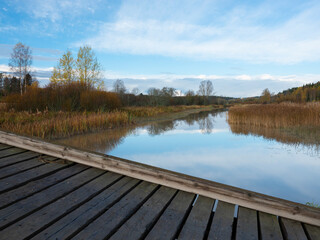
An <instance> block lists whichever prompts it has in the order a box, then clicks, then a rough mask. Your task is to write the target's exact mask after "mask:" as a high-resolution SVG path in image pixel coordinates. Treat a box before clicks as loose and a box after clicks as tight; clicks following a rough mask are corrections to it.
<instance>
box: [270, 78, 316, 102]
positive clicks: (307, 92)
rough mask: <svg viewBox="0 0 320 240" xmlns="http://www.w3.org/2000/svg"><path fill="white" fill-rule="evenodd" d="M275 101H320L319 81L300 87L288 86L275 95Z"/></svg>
mask: <svg viewBox="0 0 320 240" xmlns="http://www.w3.org/2000/svg"><path fill="white" fill-rule="evenodd" d="M275 101H277V102H284V101H291V102H314V101H320V81H319V82H317V83H312V84H306V85H303V86H302V87H297V88H290V89H288V90H285V91H283V92H281V93H278V94H277V95H276V96H275Z"/></svg>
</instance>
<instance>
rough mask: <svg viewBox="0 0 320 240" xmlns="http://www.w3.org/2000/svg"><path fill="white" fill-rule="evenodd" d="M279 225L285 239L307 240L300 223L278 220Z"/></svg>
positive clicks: (283, 219) (284, 219)
mask: <svg viewBox="0 0 320 240" xmlns="http://www.w3.org/2000/svg"><path fill="white" fill-rule="evenodd" d="M280 223H281V226H282V230H283V234H284V236H285V238H286V239H289V240H307V239H308V238H307V236H306V234H305V232H304V230H303V227H302V225H301V223H300V222H297V221H294V220H291V219H286V218H280Z"/></svg>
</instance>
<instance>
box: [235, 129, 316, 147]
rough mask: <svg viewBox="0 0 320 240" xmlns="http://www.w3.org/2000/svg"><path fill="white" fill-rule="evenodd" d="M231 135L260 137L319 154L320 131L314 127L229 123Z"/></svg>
mask: <svg viewBox="0 0 320 240" xmlns="http://www.w3.org/2000/svg"><path fill="white" fill-rule="evenodd" d="M229 126H230V129H231V131H232V133H234V134H237V135H252V136H262V137H263V138H265V139H268V140H276V141H277V142H281V143H285V144H288V145H293V146H303V147H306V148H308V149H309V150H314V151H316V152H319V150H320V129H319V128H316V127H297V128H268V127H259V126H255V125H245V124H232V123H229Z"/></svg>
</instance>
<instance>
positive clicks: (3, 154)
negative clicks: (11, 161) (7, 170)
mask: <svg viewBox="0 0 320 240" xmlns="http://www.w3.org/2000/svg"><path fill="white" fill-rule="evenodd" d="M21 152H26V150H25V149H21V148H9V149H5V150H2V151H0V161H1V158H4V157H8V156H12V155H15V154H18V153H21Z"/></svg>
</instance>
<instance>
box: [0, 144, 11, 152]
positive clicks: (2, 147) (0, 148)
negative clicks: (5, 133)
mask: <svg viewBox="0 0 320 240" xmlns="http://www.w3.org/2000/svg"><path fill="white" fill-rule="evenodd" d="M7 148H11V146H9V145H6V144H2V143H1V144H0V151H2V150H4V149H7Z"/></svg>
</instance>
